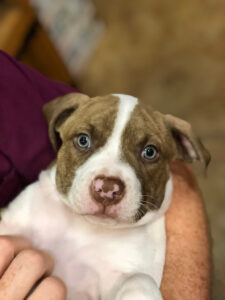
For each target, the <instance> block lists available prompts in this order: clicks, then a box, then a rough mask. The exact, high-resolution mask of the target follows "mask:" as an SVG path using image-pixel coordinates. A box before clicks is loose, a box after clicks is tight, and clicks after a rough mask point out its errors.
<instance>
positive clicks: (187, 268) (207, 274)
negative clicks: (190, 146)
mask: <svg viewBox="0 0 225 300" xmlns="http://www.w3.org/2000/svg"><path fill="white" fill-rule="evenodd" d="M171 171H172V174H173V183H174V193H173V199H172V203H171V206H170V208H169V210H168V212H167V214H166V231H167V251H166V263H165V268H164V274H163V279H162V285H161V291H162V294H163V297H164V299H165V300H178V299H179V300H180V299H182V300H190V299H192V300H208V299H210V287H211V256H210V254H211V253H210V238H209V231H208V226H207V219H206V214H205V209H204V206H203V201H202V197H201V194H200V191H199V187H198V184H197V182H196V179H195V176H194V175H193V172H192V170H191V168H190V167H189V166H188V165H186V164H183V163H181V162H175V163H173V164H172V165H171Z"/></svg>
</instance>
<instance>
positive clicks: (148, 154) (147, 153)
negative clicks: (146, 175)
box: [141, 145, 159, 161]
mask: <svg viewBox="0 0 225 300" xmlns="http://www.w3.org/2000/svg"><path fill="white" fill-rule="evenodd" d="M141 156H142V158H144V159H146V160H149V161H155V160H157V158H158V157H159V152H158V150H157V148H156V147H155V146H153V145H148V146H146V147H145V148H144V150H143V151H142V153H141Z"/></svg>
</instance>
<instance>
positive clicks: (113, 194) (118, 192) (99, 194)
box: [91, 175, 125, 206]
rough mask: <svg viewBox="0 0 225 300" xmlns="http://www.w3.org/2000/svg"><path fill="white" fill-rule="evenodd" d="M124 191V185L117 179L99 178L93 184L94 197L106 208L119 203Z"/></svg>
mask: <svg viewBox="0 0 225 300" xmlns="http://www.w3.org/2000/svg"><path fill="white" fill-rule="evenodd" d="M124 191H125V186H124V183H123V182H122V181H121V180H120V179H119V178H117V177H106V176H103V175H102V176H97V177H95V179H94V180H93V181H92V183H91V194H92V197H93V198H94V199H95V200H96V201H97V202H100V203H102V204H104V205H105V206H107V205H113V204H117V203H119V202H120V201H121V200H122V198H123V196H124Z"/></svg>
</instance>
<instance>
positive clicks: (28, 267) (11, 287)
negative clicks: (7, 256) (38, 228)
mask: <svg viewBox="0 0 225 300" xmlns="http://www.w3.org/2000/svg"><path fill="white" fill-rule="evenodd" d="M53 266H54V262H53V259H52V258H51V257H50V255H49V254H47V253H45V252H42V251H39V250H35V249H32V248H31V249H26V250H23V251H21V252H19V254H18V255H17V256H16V257H15V258H14V260H13V261H12V262H11V264H10V266H9V267H8V269H7V270H6V271H5V273H4V274H3V276H2V278H1V280H0V291H1V295H4V299H7V300H11V299H13V300H17V299H18V300H19V299H24V298H25V296H26V295H27V294H28V293H29V291H30V290H31V288H32V287H33V286H34V285H35V283H36V282H37V281H38V280H39V279H40V278H41V277H43V276H44V275H47V274H50V273H51V271H52V269H53ZM0 300H1V296H0Z"/></svg>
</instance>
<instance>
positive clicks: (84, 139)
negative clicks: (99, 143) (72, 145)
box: [77, 133, 91, 149]
mask: <svg viewBox="0 0 225 300" xmlns="http://www.w3.org/2000/svg"><path fill="white" fill-rule="evenodd" d="M77 144H78V146H79V147H80V148H84V149H88V148H90V147H91V140H90V138H89V136H88V135H87V134H86V133H81V134H80V135H79V136H78V138H77Z"/></svg>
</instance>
